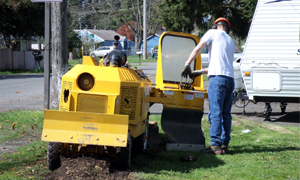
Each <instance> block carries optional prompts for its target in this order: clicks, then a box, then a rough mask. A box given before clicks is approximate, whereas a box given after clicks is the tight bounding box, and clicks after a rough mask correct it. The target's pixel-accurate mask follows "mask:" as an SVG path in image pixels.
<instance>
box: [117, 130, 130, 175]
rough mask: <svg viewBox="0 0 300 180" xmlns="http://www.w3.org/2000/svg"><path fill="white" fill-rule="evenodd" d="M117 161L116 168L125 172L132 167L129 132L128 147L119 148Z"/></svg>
mask: <svg viewBox="0 0 300 180" xmlns="http://www.w3.org/2000/svg"><path fill="white" fill-rule="evenodd" d="M116 150H117V152H116V159H115V168H116V169H121V170H125V169H127V168H130V165H131V134H130V132H128V136H127V146H126V147H118V148H117V149H116Z"/></svg>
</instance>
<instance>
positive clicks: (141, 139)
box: [132, 133, 146, 157]
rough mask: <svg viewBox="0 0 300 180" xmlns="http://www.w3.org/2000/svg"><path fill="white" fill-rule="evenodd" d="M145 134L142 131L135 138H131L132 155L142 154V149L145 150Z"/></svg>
mask: <svg viewBox="0 0 300 180" xmlns="http://www.w3.org/2000/svg"><path fill="white" fill-rule="evenodd" d="M145 134H146V133H143V134H141V135H140V136H138V137H137V138H135V139H134V140H133V144H132V156H134V157H135V156H137V155H139V154H142V153H143V151H144V150H145V147H144V144H145Z"/></svg>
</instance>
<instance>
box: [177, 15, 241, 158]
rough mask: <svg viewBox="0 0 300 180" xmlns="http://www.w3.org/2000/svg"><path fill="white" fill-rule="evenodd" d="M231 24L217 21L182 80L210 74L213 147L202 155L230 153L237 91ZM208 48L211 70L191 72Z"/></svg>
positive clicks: (195, 51)
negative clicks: (235, 93) (233, 107)
mask: <svg viewBox="0 0 300 180" xmlns="http://www.w3.org/2000/svg"><path fill="white" fill-rule="evenodd" d="M229 30H230V23H229V21H228V20H227V19H225V18H222V17H221V18H218V19H217V20H216V21H215V22H214V24H213V27H212V29H210V30H208V31H207V32H206V33H205V34H204V35H203V37H202V38H201V40H200V42H199V44H198V45H197V46H196V47H195V48H194V50H193V51H192V53H191V55H190V56H189V58H188V60H187V61H186V64H185V67H184V70H183V71H182V74H181V75H182V76H183V77H187V76H189V77H190V78H195V77H197V76H200V75H202V74H208V75H207V76H208V78H209V86H208V100H209V113H208V119H209V123H210V132H209V136H210V138H211V146H210V147H209V148H207V149H205V150H204V151H203V152H206V153H215V154H225V153H227V152H228V144H229V141H230V131H231V106H232V92H233V90H234V68H233V61H232V59H233V56H234V49H235V47H234V43H233V41H232V39H231V37H230V36H229V35H228V33H229ZM205 46H208V52H209V66H208V68H206V69H201V70H197V71H193V72H192V71H191V68H190V64H191V63H192V61H194V59H196V57H197V56H198V55H199V53H200V52H201V50H202V49H203V48H204V47H205Z"/></svg>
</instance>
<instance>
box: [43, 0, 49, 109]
mask: <svg viewBox="0 0 300 180" xmlns="http://www.w3.org/2000/svg"><path fill="white" fill-rule="evenodd" d="M50 14H51V3H50V2H46V3H45V47H44V49H45V51H44V52H45V53H44V109H49V102H50V47H51V44H50V39H51V31H50V30H51V16H50Z"/></svg>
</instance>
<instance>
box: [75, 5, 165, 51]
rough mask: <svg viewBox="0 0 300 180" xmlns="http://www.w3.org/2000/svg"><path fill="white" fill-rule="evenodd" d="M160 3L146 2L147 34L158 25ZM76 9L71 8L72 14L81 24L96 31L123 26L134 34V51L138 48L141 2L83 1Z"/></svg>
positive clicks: (141, 14)
mask: <svg viewBox="0 0 300 180" xmlns="http://www.w3.org/2000/svg"><path fill="white" fill-rule="evenodd" d="M72 1H76V0H72ZM160 2H162V0H151V1H147V7H148V10H147V22H148V23H147V25H148V28H147V30H148V31H147V33H148V34H154V33H155V31H156V28H157V27H158V25H159V23H160V16H159V15H158V8H157V5H158V3H160ZM76 8H77V9H76V10H75V8H72V9H73V13H75V14H77V15H78V16H79V19H81V23H83V21H84V22H85V23H86V24H89V26H93V25H97V29H99V28H101V29H112V30H117V29H118V28H119V27H120V26H122V25H124V24H125V25H126V26H127V27H128V28H129V29H130V30H131V31H132V33H133V34H134V37H135V44H136V51H137V49H139V48H140V45H141V43H142V40H143V0H136V1H134V0H97V1H95V0H84V1H83V3H82V4H80V5H79V6H76ZM130 22H134V25H132V24H131V23H130Z"/></svg>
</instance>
